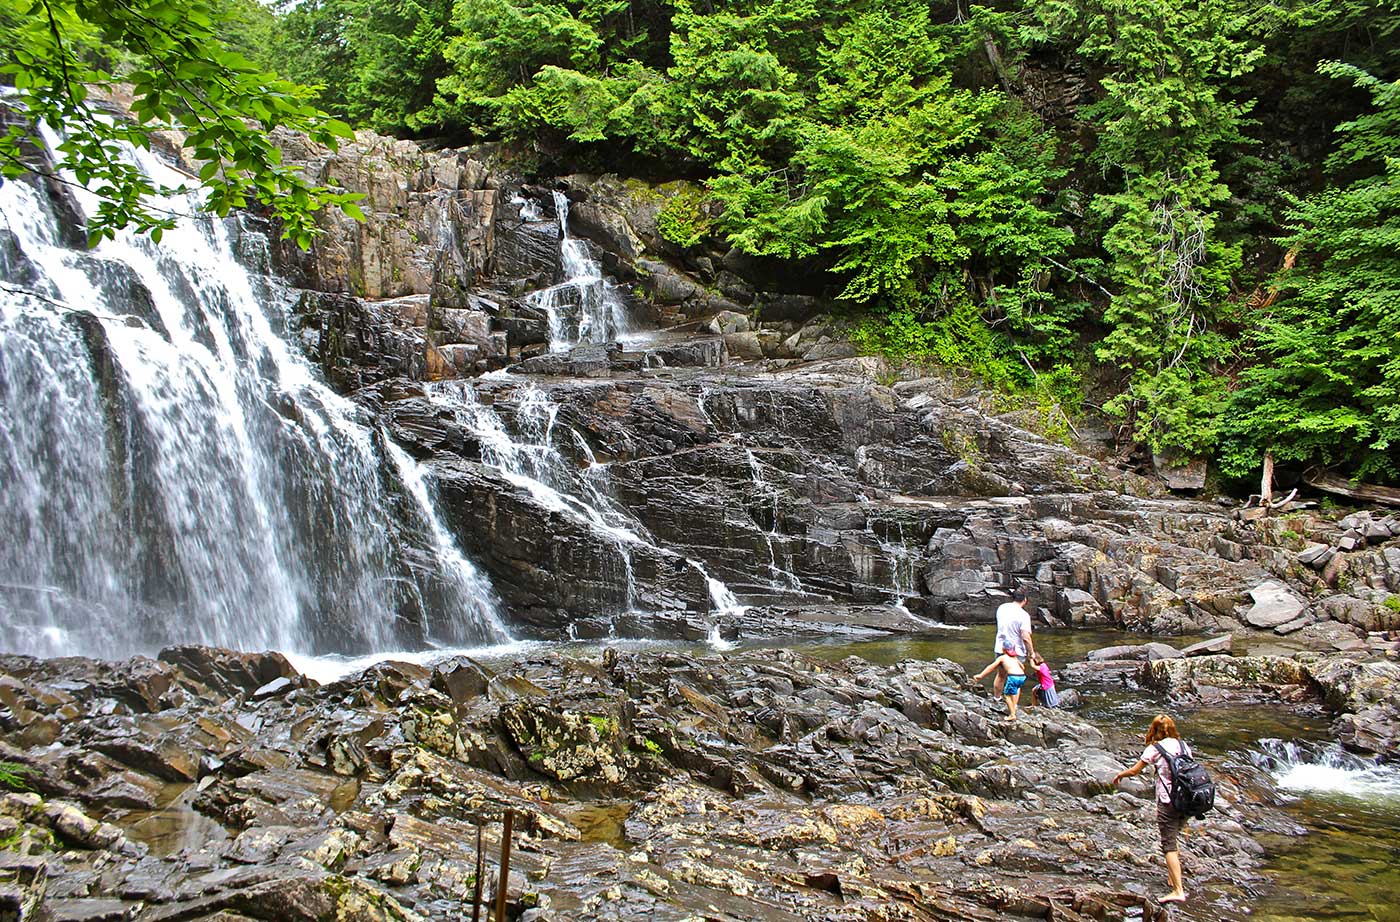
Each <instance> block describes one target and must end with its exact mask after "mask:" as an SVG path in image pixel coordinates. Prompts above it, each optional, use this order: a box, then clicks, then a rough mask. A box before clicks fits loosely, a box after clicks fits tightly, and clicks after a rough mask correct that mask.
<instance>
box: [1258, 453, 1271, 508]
mask: <svg viewBox="0 0 1400 922" xmlns="http://www.w3.org/2000/svg"><path fill="white" fill-rule="evenodd" d="M1273 501H1274V453H1273V452H1272V451H1266V452H1264V475H1263V476H1262V477H1260V478H1259V505H1261V506H1268V505H1271V504H1272V503H1273Z"/></svg>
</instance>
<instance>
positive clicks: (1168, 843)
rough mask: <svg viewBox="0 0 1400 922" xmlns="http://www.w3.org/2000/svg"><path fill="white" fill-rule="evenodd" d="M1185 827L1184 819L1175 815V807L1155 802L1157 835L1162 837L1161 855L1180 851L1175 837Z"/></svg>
mask: <svg viewBox="0 0 1400 922" xmlns="http://www.w3.org/2000/svg"><path fill="white" fill-rule="evenodd" d="M1185 825H1186V817H1185V816H1183V815H1182V814H1180V813H1177V812H1176V808H1175V807H1173V806H1172V805H1171V804H1164V803H1162V802H1161V801H1160V800H1159V801H1158V802H1157V834H1158V835H1159V836H1161V837H1162V854H1164V855H1165V854H1166V853H1167V852H1175V851H1179V850H1180V849H1178V848H1177V845H1176V837H1177V836H1178V835H1179V834H1180V833H1181V828H1182V827H1183V826H1185Z"/></svg>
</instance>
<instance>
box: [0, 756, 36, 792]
mask: <svg viewBox="0 0 1400 922" xmlns="http://www.w3.org/2000/svg"><path fill="white" fill-rule="evenodd" d="M34 774H35V772H34V769H32V768H30V767H29V766H28V765H21V764H20V763H18V762H6V761H0V787H5V788H9V789H10V790H11V791H32V790H34V782H33V778H34Z"/></svg>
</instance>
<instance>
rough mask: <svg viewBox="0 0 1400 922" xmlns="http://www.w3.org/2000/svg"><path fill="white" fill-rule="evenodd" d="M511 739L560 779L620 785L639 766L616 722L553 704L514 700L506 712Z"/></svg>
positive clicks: (539, 767) (534, 765) (503, 715)
mask: <svg viewBox="0 0 1400 922" xmlns="http://www.w3.org/2000/svg"><path fill="white" fill-rule="evenodd" d="M501 719H502V720H503V721H504V723H505V727H506V730H507V732H508V733H509V734H510V737H511V740H512V741H513V742H514V744H515V746H516V748H517V749H518V750H519V751H520V752H521V753H526V754H528V755H527V759H528V761H529V763H530V766H531V767H532V768H534V769H535V770H536V771H539V772H541V773H543V774H545V775H548V776H550V777H551V778H555V779H557V780H559V781H603V782H607V783H609V784H616V783H618V782H620V781H622V780H623V779H624V778H626V777H627V773H628V771H629V770H630V769H632V768H633V767H635V765H636V757H635V756H634V755H632V754H631V753H630V752H628V751H627V749H626V747H625V746H624V745H623V744H622V735H621V734H620V733H619V731H618V723H617V720H616V718H612V717H607V716H603V715H599V714H577V713H574V712H571V711H566V710H560V709H558V708H557V707H556V706H553V705H551V704H550V703H549V702H547V701H526V700H518V701H513V702H511V703H510V704H508V705H506V706H505V707H503V708H501Z"/></svg>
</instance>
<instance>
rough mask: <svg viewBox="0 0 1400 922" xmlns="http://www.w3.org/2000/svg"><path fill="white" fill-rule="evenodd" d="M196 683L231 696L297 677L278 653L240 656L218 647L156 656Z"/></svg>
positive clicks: (192, 647) (181, 649)
mask: <svg viewBox="0 0 1400 922" xmlns="http://www.w3.org/2000/svg"><path fill="white" fill-rule="evenodd" d="M157 659H159V660H160V661H161V662H164V663H170V664H171V665H172V666H175V667H177V668H179V670H180V671H181V672H183V673H184V674H185V675H187V676H189V677H190V678H191V679H193V680H194V681H196V682H199V683H201V684H203V685H207V686H208V687H210V688H211V689H213V690H214V691H217V692H221V693H222V694H225V695H229V696H233V695H239V694H246V693H248V692H252V691H255V690H257V689H259V688H262V687H263V686H265V685H267V684H268V683H269V682H273V681H275V680H277V679H292V678H297V677H299V675H300V674H299V673H298V672H297V671H296V668H295V667H294V666H292V664H291V663H290V662H289V661H288V660H287V658H286V657H285V656H283V655H282V654H281V653H274V652H268V653H240V652H238V651H235V650H225V649H221V648H218V647H203V646H197V645H193V644H191V645H187V646H182V647H166V648H165V649H164V650H162V651H160V654H159V655H158V656H157Z"/></svg>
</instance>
